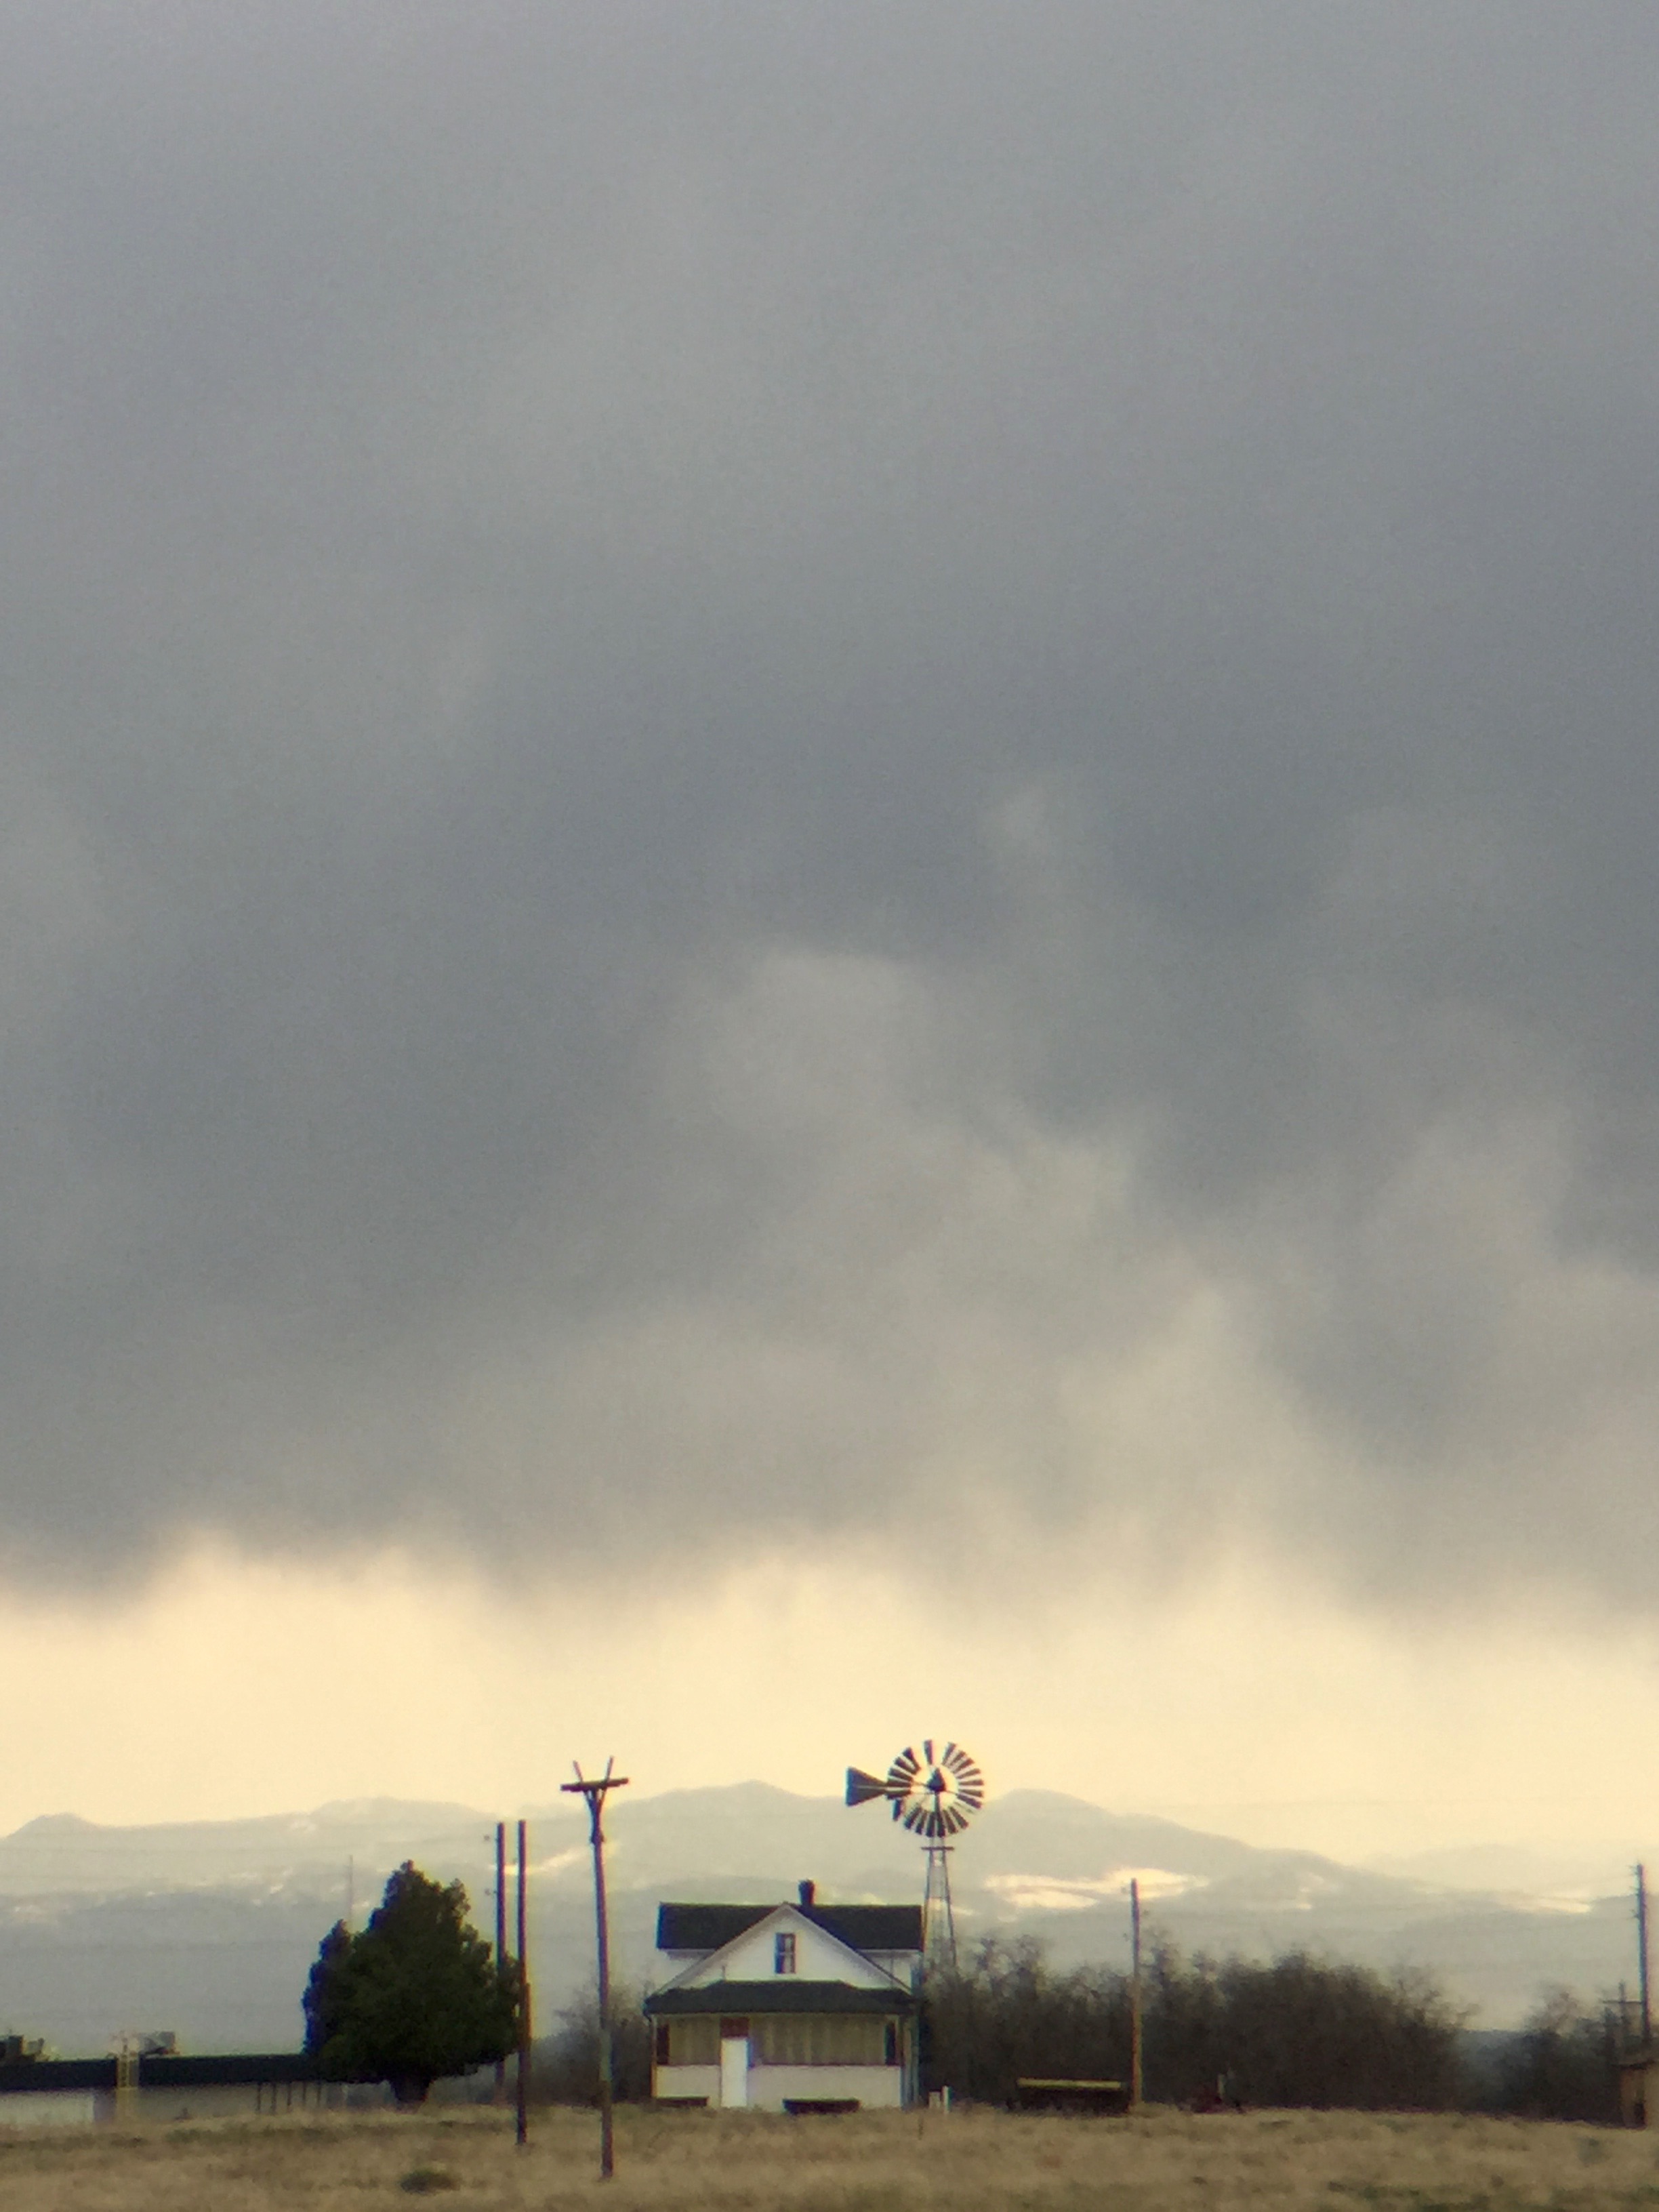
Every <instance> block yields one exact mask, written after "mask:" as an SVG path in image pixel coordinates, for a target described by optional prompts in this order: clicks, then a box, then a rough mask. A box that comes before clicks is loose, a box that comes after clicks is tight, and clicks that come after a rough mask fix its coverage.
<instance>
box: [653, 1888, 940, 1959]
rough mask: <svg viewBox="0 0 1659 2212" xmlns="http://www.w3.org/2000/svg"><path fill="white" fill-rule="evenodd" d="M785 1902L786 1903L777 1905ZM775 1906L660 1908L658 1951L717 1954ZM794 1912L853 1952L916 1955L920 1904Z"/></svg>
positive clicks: (801, 1908) (804, 1907)
mask: <svg viewBox="0 0 1659 2212" xmlns="http://www.w3.org/2000/svg"><path fill="white" fill-rule="evenodd" d="M781 1901H783V1902H786V1903H787V1902H788V1901H789V1900H787V1899H784V1900H781ZM777 1909H778V1908H777V1905H659V1906H658V1908H657V1948H658V1949H659V1951H718V1950H719V1949H720V1948H721V1946H722V1945H724V1944H726V1943H730V1942H733V1941H735V1939H736V1938H737V1937H738V1936H741V1935H742V1934H743V1932H744V1929H746V1928H752V1927H753V1926H754V1925H755V1923H756V1922H757V1921H759V1920H764V1919H765V1917H766V1916H767V1914H768V1913H769V1912H775V1911H777ZM793 1910H794V1911H797V1912H799V1914H800V1916H801V1917H802V1918H803V1919H804V1920H810V1921H811V1922H813V1923H815V1925H816V1926H817V1927H819V1928H822V1929H824V1930H825V1932H826V1933H827V1934H829V1935H831V1936H835V1937H836V1940H837V1941H838V1942H842V1943H848V1944H850V1945H851V1946H852V1948H853V1949H854V1950H855V1951H920V1950H921V1906H920V1905H794V1906H793Z"/></svg>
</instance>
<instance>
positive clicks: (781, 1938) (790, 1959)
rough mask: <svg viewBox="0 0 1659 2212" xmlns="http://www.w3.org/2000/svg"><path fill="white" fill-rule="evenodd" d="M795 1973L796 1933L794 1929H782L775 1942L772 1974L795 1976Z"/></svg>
mask: <svg viewBox="0 0 1659 2212" xmlns="http://www.w3.org/2000/svg"><path fill="white" fill-rule="evenodd" d="M794 1971H795V1931H794V1929H793V1928H781V1929H779V1931H778V1933H777V1936H776V1937H775V1940H774V1942H773V1947H772V1972H774V1973H775V1974H793V1972H794Z"/></svg>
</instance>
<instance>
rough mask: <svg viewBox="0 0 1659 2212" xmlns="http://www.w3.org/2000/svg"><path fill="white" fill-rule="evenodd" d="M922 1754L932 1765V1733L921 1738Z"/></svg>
mask: <svg viewBox="0 0 1659 2212" xmlns="http://www.w3.org/2000/svg"><path fill="white" fill-rule="evenodd" d="M921 1755H922V1757H923V1758H924V1759H926V1760H927V1764H928V1765H929V1766H931V1765H933V1737H932V1736H930V1735H925V1736H923V1738H922V1740H921Z"/></svg>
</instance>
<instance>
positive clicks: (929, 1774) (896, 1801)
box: [847, 1736, 985, 1966]
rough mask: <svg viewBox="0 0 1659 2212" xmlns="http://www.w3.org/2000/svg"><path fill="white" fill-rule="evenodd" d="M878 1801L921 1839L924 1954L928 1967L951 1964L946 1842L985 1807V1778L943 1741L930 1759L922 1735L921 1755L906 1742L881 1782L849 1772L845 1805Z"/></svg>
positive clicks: (953, 1941) (953, 1936)
mask: <svg viewBox="0 0 1659 2212" xmlns="http://www.w3.org/2000/svg"><path fill="white" fill-rule="evenodd" d="M877 1798H884V1799H885V1800H886V1801H887V1802H888V1803H889V1804H890V1806H891V1807H892V1808H893V1818H894V1819H895V1820H902V1822H903V1824H904V1826H906V1827H907V1828H908V1830H909V1831H910V1832H911V1834H912V1835H913V1836H920V1837H921V1847H922V1850H923V1851H924V1852H925V1854H926V1856H927V1882H926V1885H925V1887H923V1890H922V1898H921V1929H922V1952H923V1955H924V1957H925V1959H926V1960H927V1962H928V1963H929V1964H932V1965H939V1966H955V1965H956V1963H957V1921H956V1913H955V1911H954V1909H953V1907H952V1905H951V1851H952V1850H953V1849H954V1848H955V1846H954V1845H953V1844H951V1843H950V1841H949V1840H948V1838H951V1836H959V1835H960V1834H961V1833H962V1832H963V1829H964V1828H965V1827H966V1826H968V1823H969V1820H970V1819H971V1817H972V1816H973V1814H975V1813H977V1812H978V1811H979V1810H980V1808H981V1806H982V1805H983V1804H984V1802H985V1777H984V1776H983V1775H982V1774H981V1772H980V1771H979V1767H978V1765H976V1763H975V1761H974V1760H973V1759H970V1758H969V1755H968V1753H966V1752H965V1751H964V1750H963V1748H962V1747H961V1745H960V1744H956V1743H947V1744H946V1745H945V1747H944V1748H943V1749H942V1750H941V1751H940V1752H939V1754H938V1755H937V1757H935V1755H934V1751H933V1738H932V1737H931V1736H924V1737H923V1739H922V1745H921V1757H920V1758H918V1757H917V1756H916V1753H915V1750H914V1749H913V1748H912V1747H910V1746H909V1745H908V1744H907V1745H906V1746H905V1747H904V1749H903V1750H902V1752H900V1753H899V1755H898V1757H897V1758H896V1759H895V1760H894V1761H893V1763H892V1765H890V1767H889V1768H888V1770H887V1775H886V1779H885V1780H883V1779H882V1778H880V1777H878V1776H877V1775H874V1774H866V1773H865V1772H864V1771H863V1770H862V1768H860V1767H857V1766H849V1767H848V1770H847V1802H848V1804H849V1805H868V1804H871V1803H872V1802H874V1801H875V1800H876V1799H877Z"/></svg>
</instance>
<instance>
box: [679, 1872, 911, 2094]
mask: <svg viewBox="0 0 1659 2212" xmlns="http://www.w3.org/2000/svg"><path fill="white" fill-rule="evenodd" d="M657 1948H658V1950H659V1951H660V1952H662V1953H664V1954H665V1956H666V1960H667V1962H668V1966H669V1968H670V1972H669V1978H668V1979H667V1980H666V1981H665V1983H664V1984H662V1986H661V1988H659V1990H655V1991H654V1992H653V1994H652V1995H651V1996H648V1997H647V1999H646V2001H645V2009H646V2012H647V2015H648V2016H649V2018H650V2020H651V2022H652V2026H653V2063H652V2069H651V2093H652V2095H653V2097H655V2098H657V2099H658V2100H659V2101H660V2102H662V2103H664V2104H677V2105H710V2106H726V2107H727V2108H730V2107H732V2106H745V2105H747V2106H756V2107H757V2108H759V2109H761V2110H763V2111H766V2112H848V2111H852V2110H854V2109H855V2108H856V2107H858V2106H879V2105H887V2106H892V2105H908V2104H911V2103H913V2102H915V2098H916V2095H917V2085H918V2067H917V2054H916V2017H917V2012H918V2009H919V1996H918V1990H919V1987H920V1981H921V1906H920V1905H820V1904H819V1903H818V1902H817V1897H816V1894H815V1893H814V1890H813V1887H812V1884H811V1882H810V1881H804V1882H802V1884H801V1885H800V1897H799V1902H798V1903H797V1904H794V1905H663V1906H661V1907H660V1908H659V1911H658V1914H657Z"/></svg>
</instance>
